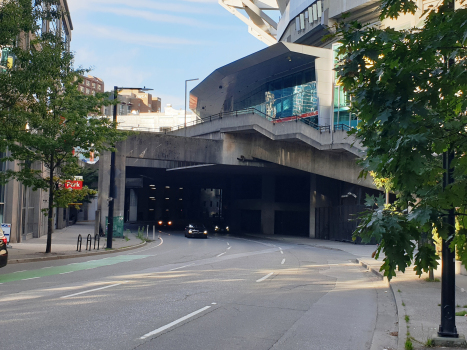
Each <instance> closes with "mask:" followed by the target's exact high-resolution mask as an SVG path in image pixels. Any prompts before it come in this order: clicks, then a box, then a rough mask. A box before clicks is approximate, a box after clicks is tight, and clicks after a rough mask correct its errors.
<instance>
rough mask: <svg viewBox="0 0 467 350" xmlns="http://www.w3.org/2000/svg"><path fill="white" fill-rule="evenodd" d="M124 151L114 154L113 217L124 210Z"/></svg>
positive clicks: (121, 213) (122, 214) (120, 214)
mask: <svg viewBox="0 0 467 350" xmlns="http://www.w3.org/2000/svg"><path fill="white" fill-rule="evenodd" d="M122 153H124V152H121V151H120V147H119V151H117V153H116V154H115V206H114V217H117V216H122V217H123V216H124V211H125V185H126V157H125V156H124V155H123V154H122Z"/></svg>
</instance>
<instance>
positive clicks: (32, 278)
mask: <svg viewBox="0 0 467 350" xmlns="http://www.w3.org/2000/svg"><path fill="white" fill-rule="evenodd" d="M36 278H40V277H31V278H25V279H22V280H21V281H27V280H35V279H36Z"/></svg>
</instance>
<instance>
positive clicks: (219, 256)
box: [217, 252, 225, 257]
mask: <svg viewBox="0 0 467 350" xmlns="http://www.w3.org/2000/svg"><path fill="white" fill-rule="evenodd" d="M224 254H225V252H223V253H220V254H219V255H218V256H217V257H220V256H222V255H224Z"/></svg>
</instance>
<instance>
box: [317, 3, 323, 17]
mask: <svg viewBox="0 0 467 350" xmlns="http://www.w3.org/2000/svg"><path fill="white" fill-rule="evenodd" d="M316 7H317V8H318V18H321V15H322V10H323V7H322V5H321V0H318V1H317V2H316Z"/></svg>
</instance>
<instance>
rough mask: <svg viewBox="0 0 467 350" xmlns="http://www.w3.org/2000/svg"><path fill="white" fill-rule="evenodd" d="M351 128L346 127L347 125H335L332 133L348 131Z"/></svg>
mask: <svg viewBox="0 0 467 350" xmlns="http://www.w3.org/2000/svg"><path fill="white" fill-rule="evenodd" d="M352 129H353V128H352V127H350V126H348V125H347V124H335V125H334V131H350V130H352Z"/></svg>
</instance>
